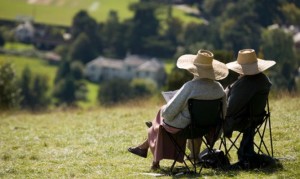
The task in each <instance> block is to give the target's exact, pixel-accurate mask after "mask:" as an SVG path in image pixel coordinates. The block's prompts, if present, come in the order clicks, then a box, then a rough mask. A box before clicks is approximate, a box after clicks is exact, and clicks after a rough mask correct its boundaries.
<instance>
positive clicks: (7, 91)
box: [0, 63, 21, 110]
mask: <svg viewBox="0 0 300 179" xmlns="http://www.w3.org/2000/svg"><path fill="white" fill-rule="evenodd" d="M20 91H21V90H20V89H19V87H18V84H17V77H16V75H15V72H14V69H13V67H12V65H11V64H10V63H4V64H0V110H7V109H13V108H17V107H19V104H20V101H21V96H20Z"/></svg>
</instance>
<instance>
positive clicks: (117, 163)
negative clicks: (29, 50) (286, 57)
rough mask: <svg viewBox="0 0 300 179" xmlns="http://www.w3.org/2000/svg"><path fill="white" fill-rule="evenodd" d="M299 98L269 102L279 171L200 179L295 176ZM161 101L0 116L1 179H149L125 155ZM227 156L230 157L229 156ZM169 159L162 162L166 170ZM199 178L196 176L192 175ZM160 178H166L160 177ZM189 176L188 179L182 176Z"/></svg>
mask: <svg viewBox="0 0 300 179" xmlns="http://www.w3.org/2000/svg"><path fill="white" fill-rule="evenodd" d="M299 99H300V97H294V98H292V97H288V96H285V97H282V98H277V99H275V98H273V99H271V100H270V105H271V115H272V116H271V120H272V125H273V140H274V149H275V151H274V155H275V157H277V158H280V162H281V163H282V165H283V169H278V170H254V171H231V172H222V171H214V170H210V169H203V171H202V176H201V177H203V178H247V179H248V178H297V177H298V176H299V175H300V172H299V167H300V163H299V151H300V142H299V139H300V137H299V131H298V126H299V124H300V122H299V121H300V119H299V116H300V111H299V105H300V102H299ZM161 103H162V100H154V101H151V100H146V99H145V100H144V101H136V102H132V103H130V104H123V105H119V106H116V107H112V108H103V107H98V108H94V109H90V110H67V111H62V110H61V111H59V110H56V111H51V112H48V113H40V114H30V113H27V112H6V113H2V114H0V177H1V178H151V177H150V176H147V175H145V174H143V173H149V172H151V171H150V165H151V161H152V155H151V154H149V156H148V158H147V159H143V158H139V157H137V156H135V155H132V154H130V153H129V152H127V148H128V147H129V146H133V145H136V144H138V143H140V142H141V141H142V140H144V139H145V137H146V126H145V125H144V122H145V121H147V120H151V119H152V118H153V117H154V116H155V115H156V112H157V110H158V109H159V106H160V104H161ZM232 155H235V153H233V154H232ZM170 165H171V161H169V160H163V161H162V163H161V166H162V167H163V169H168V167H169V166H170ZM196 177H199V176H196ZM162 178H172V177H169V176H164V177H162ZM183 178H193V176H183Z"/></svg>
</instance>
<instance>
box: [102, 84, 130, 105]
mask: <svg viewBox="0 0 300 179" xmlns="http://www.w3.org/2000/svg"><path fill="white" fill-rule="evenodd" d="M132 96H133V89H132V88H131V87H130V83H129V81H128V80H122V79H115V80H111V81H108V82H106V83H103V84H102V86H101V88H100V89H99V92H98V101H99V102H100V103H101V104H104V105H111V104H115V103H118V102H121V101H125V100H128V99H130V98H132Z"/></svg>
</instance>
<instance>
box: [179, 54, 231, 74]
mask: <svg viewBox="0 0 300 179" xmlns="http://www.w3.org/2000/svg"><path fill="white" fill-rule="evenodd" d="M213 57H214V54H213V53H212V52H210V51H208V50H199V51H198V53H197V55H192V54H186V55H182V56H180V57H179V58H178V60H177V67H178V68H181V69H186V70H188V71H189V72H190V73H192V74H193V75H195V76H197V77H199V78H209V79H213V80H221V79H224V78H225V77H226V76H227V75H228V73H229V72H228V68H227V67H226V65H225V64H224V63H222V62H220V61H218V60H215V59H213Z"/></svg>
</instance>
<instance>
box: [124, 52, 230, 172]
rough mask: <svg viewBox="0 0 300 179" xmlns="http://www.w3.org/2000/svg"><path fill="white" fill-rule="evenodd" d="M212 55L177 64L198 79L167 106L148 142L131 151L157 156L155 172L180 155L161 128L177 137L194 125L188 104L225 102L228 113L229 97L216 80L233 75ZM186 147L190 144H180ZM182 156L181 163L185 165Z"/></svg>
mask: <svg viewBox="0 0 300 179" xmlns="http://www.w3.org/2000/svg"><path fill="white" fill-rule="evenodd" d="M213 57H214V55H213V53H212V52H210V51H207V50H199V51H198V53H197V54H196V55H192V54H186V55H182V56H180V57H179V58H178V60H177V67H178V68H181V69H186V70H187V71H189V72H190V73H192V74H193V75H194V78H193V79H192V80H190V81H188V82H186V83H185V84H184V85H183V86H182V87H181V88H180V89H179V90H177V91H176V93H175V95H174V96H173V97H172V98H171V99H170V100H169V101H168V102H167V104H165V105H163V106H162V107H161V108H160V110H159V111H158V113H157V115H156V117H155V118H154V120H153V121H152V123H151V125H149V126H148V127H149V129H148V138H147V139H146V140H145V141H144V142H143V143H142V144H140V145H138V146H136V147H130V148H128V151H129V152H131V153H133V154H136V155H138V156H140V157H144V158H146V157H147V152H148V149H149V148H150V151H151V152H152V154H153V163H152V166H151V169H158V168H159V161H160V160H162V159H174V156H175V155H174V154H175V152H176V150H175V148H174V147H173V145H172V142H171V141H170V140H169V138H168V137H167V136H166V133H164V132H163V130H161V128H160V127H161V126H162V127H164V129H165V130H166V131H168V132H170V133H173V134H175V133H177V132H179V131H180V130H182V129H183V128H185V127H186V126H187V125H188V124H189V123H190V114H189V111H188V106H187V101H188V99H190V98H194V99H219V98H223V101H224V102H223V109H224V112H225V111H226V94H225V91H224V89H223V87H222V85H221V84H220V83H219V82H217V81H216V80H221V79H224V78H225V77H226V76H227V75H228V73H229V71H228V68H227V67H226V65H225V64H224V63H222V62H220V61H218V60H215V59H214V58H213ZM177 142H178V143H179V144H182V145H185V143H186V141H185V140H184V141H183V140H182V141H177ZM183 157H184V156H181V157H180V159H179V161H180V162H183Z"/></svg>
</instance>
